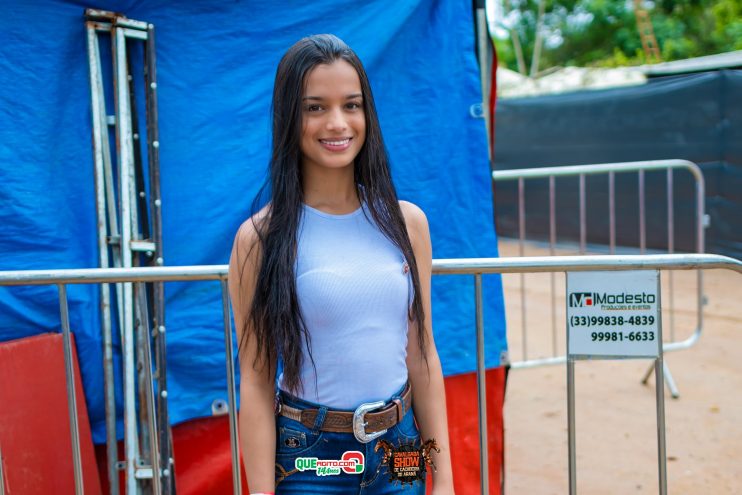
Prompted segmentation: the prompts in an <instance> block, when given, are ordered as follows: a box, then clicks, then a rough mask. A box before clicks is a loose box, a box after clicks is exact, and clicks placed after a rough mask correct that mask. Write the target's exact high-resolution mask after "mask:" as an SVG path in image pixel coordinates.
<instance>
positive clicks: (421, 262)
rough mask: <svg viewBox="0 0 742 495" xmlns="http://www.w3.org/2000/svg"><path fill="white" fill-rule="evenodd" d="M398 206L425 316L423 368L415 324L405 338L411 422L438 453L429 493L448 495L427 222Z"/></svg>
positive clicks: (443, 407) (445, 432) (448, 460)
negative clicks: (405, 230)
mask: <svg viewBox="0 0 742 495" xmlns="http://www.w3.org/2000/svg"><path fill="white" fill-rule="evenodd" d="M400 206H401V208H402V213H403V214H404V217H405V222H406V224H407V232H408V234H409V236H410V241H411V242H412V250H413V251H414V253H415V260H416V261H417V270H418V274H419V278H420V291H421V296H422V303H423V310H424V312H425V325H424V328H425V332H426V336H425V337H426V349H425V357H427V364H426V362H425V359H424V357H423V355H422V354H421V350H420V345H419V344H418V333H417V332H418V329H417V328H418V327H417V324H416V323H415V322H412V323H410V325H409V331H408V334H407V370H408V373H409V378H410V383H411V385H412V408H413V410H414V412H415V419H416V420H417V424H418V427H419V428H420V435H421V437H422V440H423V441H426V440H428V439H430V438H434V439H435V441H436V443H437V444H438V448H440V449H441V451H440V453H436V452H435V451H432V458H433V462H434V463H435V467H436V472H435V473H434V474H433V493H435V494H443V493H446V494H452V493H453V475H452V471H451V451H450V449H449V441H448V419H447V416H446V391H445V388H444V385H443V372H442V371H441V362H440V359H439V358H438V351H437V350H436V347H435V341H434V340H433V331H432V325H431V313H430V278H431V273H432V268H433V255H432V248H431V245H430V231H429V229H428V219H427V218H426V217H425V213H423V211H422V210H421V209H420V208H418V207H417V206H415V205H413V204H412V203H407V202H404V201H402V202H400Z"/></svg>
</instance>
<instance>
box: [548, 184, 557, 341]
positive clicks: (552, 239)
mask: <svg viewBox="0 0 742 495" xmlns="http://www.w3.org/2000/svg"><path fill="white" fill-rule="evenodd" d="M555 247H556V179H555V178H554V176H553V175H552V176H549V256H554V248H555ZM549 283H550V289H551V349H552V351H551V352H552V354H554V355H556V353H557V323H556V276H555V274H554V273H553V272H552V273H550V274H549Z"/></svg>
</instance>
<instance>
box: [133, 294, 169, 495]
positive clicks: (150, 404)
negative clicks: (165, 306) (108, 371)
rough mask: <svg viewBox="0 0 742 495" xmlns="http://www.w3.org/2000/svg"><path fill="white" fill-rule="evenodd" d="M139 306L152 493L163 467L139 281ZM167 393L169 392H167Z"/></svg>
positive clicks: (159, 488) (157, 488) (157, 493)
mask: <svg viewBox="0 0 742 495" xmlns="http://www.w3.org/2000/svg"><path fill="white" fill-rule="evenodd" d="M135 292H136V295H137V307H138V309H139V318H138V319H139V325H138V326H137V333H138V336H139V338H140V339H141V348H140V349H141V351H142V356H141V364H142V366H143V370H142V374H141V375H142V377H143V378H144V380H143V382H144V387H143V389H144V390H143V395H144V400H145V404H146V410H147V414H146V418H147V423H146V425H147V427H148V428H149V436H148V440H149V451H150V459H151V465H152V493H153V494H154V495H160V494H161V493H162V491H163V490H162V477H163V474H164V473H162V467H161V465H160V464H161V463H160V442H159V437H158V436H157V410H156V409H155V390H154V385H153V384H152V346H151V344H150V339H151V338H152V337H151V333H150V330H149V328H150V327H149V315H148V312H147V301H146V297H147V295H146V291H145V287H144V283H142V282H139V283H137V286H136V291H135ZM166 393H167V392H166Z"/></svg>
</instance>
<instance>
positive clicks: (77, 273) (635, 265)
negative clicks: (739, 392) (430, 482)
mask: <svg viewBox="0 0 742 495" xmlns="http://www.w3.org/2000/svg"><path fill="white" fill-rule="evenodd" d="M712 268H725V269H730V270H734V271H736V272H739V273H742V261H739V260H736V259H733V258H729V257H726V256H719V255H712V254H687V255H680V254H675V255H636V256H625V255H614V256H547V257H522V258H471V259H441V260H434V262H433V274H435V275H473V276H474V298H475V315H474V326H475V337H476V349H477V354H476V355H477V358H476V361H477V369H476V373H477V403H478V411H479V449H480V460H481V462H480V473H481V493H482V494H488V493H489V476H488V470H487V466H488V465H489V459H488V455H487V454H488V453H487V445H488V439H487V428H486V427H485V425H486V424H487V411H486V404H487V396H486V389H485V360H484V355H485V354H484V348H485V342H484V314H483V308H482V276H483V275H486V274H495V273H500V274H505V273H553V272H560V271H562V272H567V271H595V270H602V271H616V270H650V269H652V270H694V269H695V270H700V269H712ZM227 270H228V267H227V266H226V265H218V266H182V267H147V268H93V269H72V270H29V271H6V272H0V286H16V285H56V286H57V288H58V291H59V305H60V318H61V327H62V333H63V341H64V351H65V352H64V360H65V378H66V384H67V403H68V404H67V405H68V410H69V416H70V435H71V437H72V452H71V454H72V465H73V470H74V479H75V487H76V493H78V494H82V493H83V488H82V487H83V481H82V461H81V456H80V439H79V430H78V424H77V400H76V395H75V382H74V377H73V363H72V352H71V340H70V332H71V329H70V324H69V312H68V302H67V290H66V289H67V285H69V284H110V283H124V284H132V283H145V282H156V281H162V282H172V281H204V280H218V281H219V282H220V286H221V291H222V312H223V325H224V340H225V354H226V355H225V362H226V371H227V387H228V398H229V404H228V413H229V425H230V442H231V457H232V475H233V483H234V493H235V494H241V493H242V488H241V484H240V472H239V470H240V464H239V459H240V457H239V441H238V431H237V408H236V389H235V370H234V349H233V345H232V328H231V318H230V313H229V293H228V289H227ZM671 345H672V344H665V345H664V346H663V347H664V349H665V350H667V349H669V348H670V346H671ZM104 365H107V363H104ZM125 419H126V421H136V417H134V418H125ZM127 495H134V494H129V493H127Z"/></svg>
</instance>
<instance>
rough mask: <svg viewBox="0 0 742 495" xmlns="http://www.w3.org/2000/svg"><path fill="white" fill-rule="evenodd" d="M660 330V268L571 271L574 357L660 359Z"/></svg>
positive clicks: (570, 347)
mask: <svg viewBox="0 0 742 495" xmlns="http://www.w3.org/2000/svg"><path fill="white" fill-rule="evenodd" d="M659 329H660V286H659V272H658V271H657V270H636V271H606V272H568V273H567V354H568V356H570V357H576V358H591V357H597V358H610V357H618V358H621V357H646V358H653V357H657V356H658V355H659V351H660V346H661V345H662V343H661V342H660V339H661V333H660V331H659Z"/></svg>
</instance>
